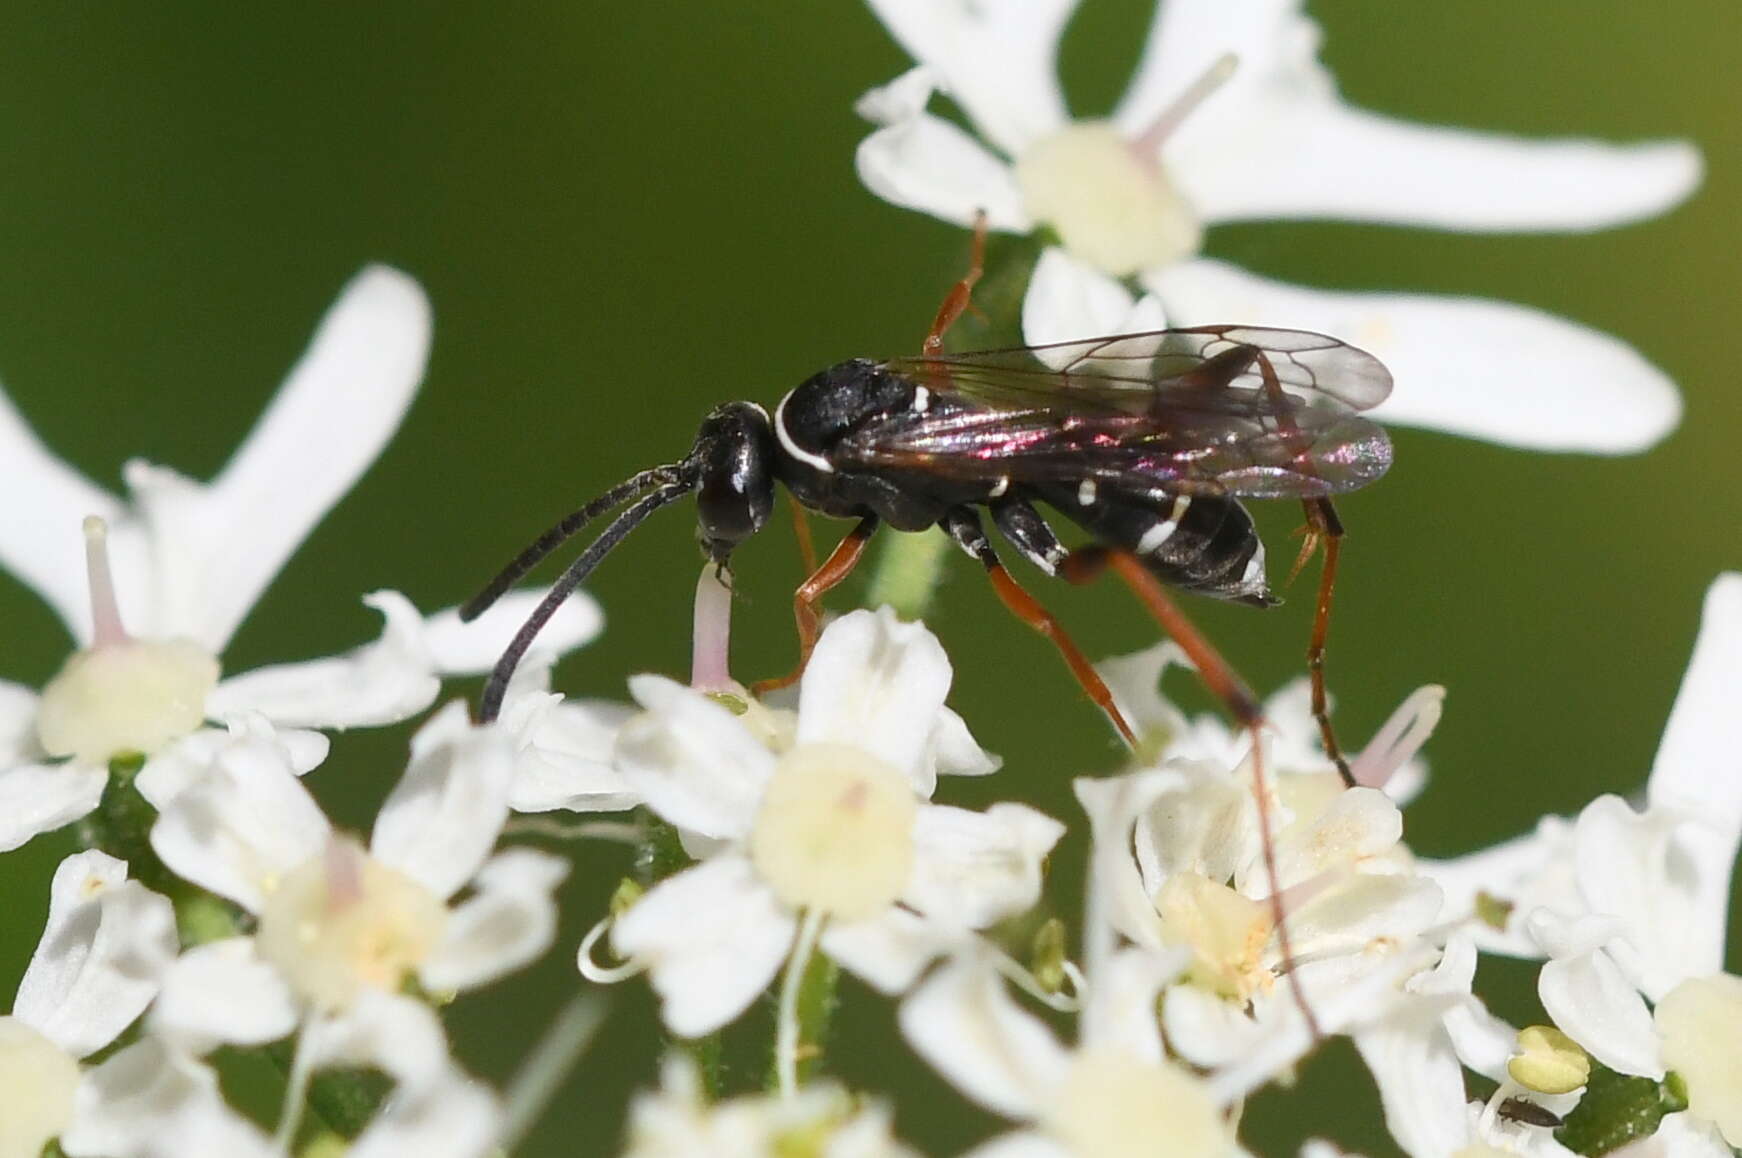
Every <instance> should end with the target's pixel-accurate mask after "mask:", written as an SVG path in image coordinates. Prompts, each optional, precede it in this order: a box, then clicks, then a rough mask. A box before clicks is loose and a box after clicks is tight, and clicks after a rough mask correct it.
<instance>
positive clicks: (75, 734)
mask: <svg viewBox="0 0 1742 1158" xmlns="http://www.w3.org/2000/svg"><path fill="white" fill-rule="evenodd" d="M107 536H108V529H107V527H106V526H105V525H104V523H103V520H101V519H99V518H95V517H93V518H89V519H86V520H85V556H86V562H87V565H88V568H89V571H90V580H91V610H92V619H93V621H94V623H95V631H94V633H93V639H92V642H91V646H90V647H88V648H86V649H85V650H83V651H78V652H74V653H73V655H72V656H71V657H70V658H69V659H68V660H67V662H66V664H65V666H63V667H62V668H61V670H60V672H59V674H57V675H56V676H55V677H54V678H53V679H52V680H50V681H49V682H48V686H47V687H45V688H43V689H42V702H41V704H40V705H38V707H37V714H36V735H37V740H38V742H40V743H41V744H42V749H43V751H44V752H47V753H48V754H49V755H50V756H71V757H73V758H74V759H76V760H78V761H80V762H82V763H87V764H106V763H108V762H109V760H110V759H112V758H113V757H115V756H119V755H124V754H127V753H133V752H138V753H140V754H142V755H146V756H149V755H151V754H152V753H154V752H156V751H157V750H158V749H160V748H162V747H163V746H164V745H166V744H168V743H169V742H170V741H171V740H175V739H178V738H180V737H182V736H185V735H187V734H188V733H189V732H191V731H193V730H194V729H195V728H198V727H199V726H200V724H201V723H203V722H204V721H205V718H206V696H207V695H208V694H209V693H210V692H211V690H212V689H213V688H214V687H216V686H217V683H218V661H217V659H216V658H215V657H213V656H212V655H211V654H210V653H209V652H207V651H206V650H205V649H204V648H202V647H200V645H199V644H197V643H194V642H193V641H191V640H186V639H165V640H148V639H134V638H132V637H131V636H129V635H128V634H127V633H126V631H124V630H122V627H121V618H120V615H119V614H118V613H117V612H116V610H115V591H114V585H113V583H112V581H111V580H110V577H109V558H108V545H107Z"/></svg>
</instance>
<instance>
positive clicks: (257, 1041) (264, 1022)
mask: <svg viewBox="0 0 1742 1158" xmlns="http://www.w3.org/2000/svg"><path fill="white" fill-rule="evenodd" d="M297 1012H298V1010H297V1004H296V999H295V998H294V997H292V995H291V992H290V987H289V986H287V985H286V984H285V983H284V979H283V978H282V977H281V976H279V973H278V970H277V969H275V968H273V967H272V966H271V965H268V964H266V963H265V962H263V961H261V960H260V958H259V957H258V956H257V955H256V954H255V952H254V938H252V937H227V938H225V939H224V940H221V941H212V942H209V943H207V944H205V945H200V946H197V947H195V948H193V949H189V950H188V951H187V952H186V953H184V954H182V956H181V958H180V960H178V961H177V962H176V963H175V965H174V967H172V968H171V969H170V970H169V972H168V973H167V974H166V975H165V977H164V979H163V992H162V993H161V994H160V995H159V996H158V999H157V1003H156V1004H155V1005H153V1006H152V1007H151V1028H152V1031H153V1032H155V1033H158V1034H162V1035H163V1036H165V1037H168V1038H171V1039H173V1040H174V1041H175V1042H176V1044H177V1045H178V1046H180V1047H181V1048H183V1049H185V1050H187V1051H188V1052H190V1053H196V1054H203V1053H207V1052H209V1051H211V1050H212V1049H215V1048H216V1047H217V1046H219V1045H220V1044H229V1045H264V1044H265V1043H266V1042H269V1041H276V1040H278V1039H279V1038H281V1037H284V1036H286V1035H287V1034H289V1033H290V1032H291V1031H292V1030H294V1029H295V1028H296V1022H297Z"/></svg>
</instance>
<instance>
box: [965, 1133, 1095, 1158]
mask: <svg viewBox="0 0 1742 1158" xmlns="http://www.w3.org/2000/svg"><path fill="white" fill-rule="evenodd" d="M962 1158H1077V1155H1075V1154H1073V1153H1072V1152H1071V1151H1069V1150H1067V1149H1065V1148H1064V1147H1063V1146H1061V1145H1059V1144H1058V1143H1057V1142H1054V1141H1053V1140H1052V1139H1051V1138H1048V1137H1047V1136H1046V1135H1045V1134H1041V1133H1037V1132H1035V1131H1033V1130H1018V1131H1016V1132H1015V1133H1011V1134H1000V1135H998V1137H996V1138H994V1139H992V1140H991V1141H990V1142H983V1143H981V1144H980V1145H978V1146H976V1147H974V1148H973V1149H972V1150H970V1151H968V1152H967V1153H966V1154H964V1155H962Z"/></svg>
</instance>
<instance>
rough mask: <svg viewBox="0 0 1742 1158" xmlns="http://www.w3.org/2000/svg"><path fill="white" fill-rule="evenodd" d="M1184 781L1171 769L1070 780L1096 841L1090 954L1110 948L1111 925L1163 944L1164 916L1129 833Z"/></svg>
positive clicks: (1087, 933) (1141, 941)
mask: <svg viewBox="0 0 1742 1158" xmlns="http://www.w3.org/2000/svg"><path fill="white" fill-rule="evenodd" d="M1185 786H1186V782H1185V778H1184V777H1183V776H1181V775H1180V774H1179V773H1178V772H1175V771H1171V770H1169V771H1159V770H1157V771H1149V772H1140V773H1135V774H1132V775H1129V776H1119V777H1114V778H1110V779H1104V780H1095V779H1086V778H1085V779H1078V780H1075V781H1073V782H1072V783H1071V787H1072V788H1073V789H1074V790H1075V791H1076V794H1077V800H1078V801H1079V802H1081V804H1082V806H1083V811H1084V812H1086V813H1088V814H1089V831H1090V840H1091V841H1092V843H1093V860H1092V861H1091V865H1090V871H1091V873H1092V874H1093V875H1092V879H1091V883H1090V890H1089V901H1090V909H1091V911H1090V912H1089V913H1088V914H1087V915H1086V916H1085V928H1084V932H1083V939H1084V945H1085V951H1086V954H1087V956H1088V957H1089V958H1090V960H1093V959H1094V958H1095V957H1096V956H1097V955H1098V954H1101V953H1104V952H1106V951H1108V950H1110V949H1111V948H1112V932H1113V931H1117V932H1119V933H1121V934H1123V935H1124V936H1125V937H1126V938H1128V939H1130V940H1131V941H1134V942H1136V943H1137V944H1138V945H1141V946H1143V947H1145V948H1149V949H1160V948H1161V947H1162V938H1161V919H1160V917H1158V916H1157V915H1156V911H1155V905H1154V903H1153V902H1152V901H1151V900H1150V899H1149V893H1148V891H1147V890H1145V888H1144V887H1143V878H1142V877H1141V876H1140V875H1139V873H1138V869H1137V859H1136V857H1135V855H1134V854H1133V852H1132V847H1131V833H1132V829H1133V828H1134V827H1135V826H1136V824H1137V817H1138V816H1139V815H1140V814H1141V813H1142V812H1143V811H1144V809H1146V808H1148V807H1149V806H1150V804H1152V803H1153V802H1154V801H1155V800H1157V799H1158V798H1160V797H1161V796H1162V795H1163V794H1164V793H1168V792H1177V791H1180V790H1181V789H1183V788H1185Z"/></svg>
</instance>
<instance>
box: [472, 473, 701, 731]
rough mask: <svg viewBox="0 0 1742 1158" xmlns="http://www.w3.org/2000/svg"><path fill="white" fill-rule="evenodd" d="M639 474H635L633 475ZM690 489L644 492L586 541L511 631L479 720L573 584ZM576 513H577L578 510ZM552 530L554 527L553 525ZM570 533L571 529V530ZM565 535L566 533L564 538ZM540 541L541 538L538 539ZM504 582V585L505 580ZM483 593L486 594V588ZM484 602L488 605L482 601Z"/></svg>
mask: <svg viewBox="0 0 1742 1158" xmlns="http://www.w3.org/2000/svg"><path fill="white" fill-rule="evenodd" d="M640 477H641V476H640V475H637V476H636V479H639V478H640ZM636 479H630V480H629V482H626V483H623V484H622V485H621V486H620V487H618V488H616V489H617V490H623V489H624V488H626V487H628V486H629V483H633V482H635V481H636ZM692 489H693V488H692V487H691V485H690V484H689V483H688V482H686V481H682V480H680V481H679V482H677V483H675V484H672V483H668V484H667V485H666V486H663V487H661V488H660V489H659V490H656V491H654V492H653V493H652V494H650V495H644V496H643V497H641V498H639V499H637V500H635V502H633V503H631V504H630V505H629V506H628V507H626V508H625V509H624V510H623V512H622V513H621V514H619V515H618V516H617V517H616V518H615V519H613V520H611V523H610V525H608V526H607V527H606V528H605V529H604V530H603V531H601V532H599V537H598V538H597V539H594V540H593V541H592V542H591V543H589V544H587V549H586V550H585V551H582V552H581V555H580V558H578V559H576V560H575V561H574V562H573V563H570V564H569V568H568V570H566V571H564V572H563V573H562V575H561V577H559V578H558V579H557V581H556V582H555V583H554V584H552V585H551V589H550V590H549V591H548V592H546V593H545V597H544V598H543V599H542V600H540V601H539V604H538V606H537V607H535V608H533V609H532V614H531V615H529V616H527V617H526V622H525V623H523V624H521V625H520V630H519V631H517V632H515V633H514V638H513V639H512V640H510V641H509V644H508V647H507V649H506V650H505V651H503V653H502V657H501V658H500V659H498V660H497V661H496V667H495V668H494V669H493V670H492V671H491V672H490V682H489V683H487V684H485V685H484V696H483V699H482V700H480V701H479V704H478V720H479V722H480V723H484V724H488V723H490V722H491V721H492V720H494V719H495V718H496V716H497V715H498V714H499V713H500V712H501V711H502V697H503V696H504V695H505V694H506V693H507V691H508V681H509V680H510V679H511V678H513V675H514V669H515V668H517V667H519V666H520V661H521V660H522V659H523V658H524V657H525V656H526V652H527V649H528V648H530V647H531V646H532V641H533V640H534V639H536V638H537V637H538V633H539V632H540V631H542V630H543V629H544V625H545V624H546V623H547V622H549V621H550V617H551V616H552V615H555V614H556V609H557V608H558V607H561V606H562V603H563V600H565V599H567V598H568V597H569V595H570V594H571V593H572V592H573V591H574V589H575V588H576V587H579V586H580V585H581V584H582V583H584V582H586V579H587V576H588V575H591V574H592V573H593V569H594V568H596V567H597V566H598V565H599V564H600V563H602V562H603V561H604V559H605V556H606V555H609V554H610V553H611V548H613V547H615V546H616V545H617V544H618V543H621V542H622V541H623V540H624V539H625V538H627V537H628V535H629V532H630V531H633V530H634V529H635V528H636V527H638V526H640V525H641V523H642V522H643V521H644V520H645V519H646V518H647V516H649V515H651V514H652V513H653V512H654V511H657V510H658V509H659V508H660V507H663V506H666V505H667V504H669V503H673V502H676V501H677V500H678V499H681V498H683V496H685V495H687V494H689V492H690V491H691V490H692ZM606 497H608V495H601V496H600V498H599V501H601V502H602V501H603V500H604V499H605V498H606ZM582 509H583V510H584V509H585V508H582ZM576 513H577V514H579V512H576ZM554 530H555V528H553V531H554ZM572 533H573V532H572V531H571V532H570V534H572ZM547 537H548V536H547ZM566 537H567V536H566V535H565V536H564V538H566ZM542 541H543V540H540V542H542ZM561 541H562V540H561V539H558V540H557V542H561ZM553 546H554V544H553ZM548 553H549V548H546V550H545V552H544V554H548ZM540 557H542V556H540ZM506 573H514V574H515V575H516V576H518V573H517V572H514V569H513V568H512V567H511V568H509V571H508V572H505V574H506ZM507 582H513V580H512V579H510V580H508V581H507ZM503 585H504V586H506V585H507V583H504V584H503ZM491 586H492V587H494V586H495V585H494V584H492V585H491ZM485 593H486V594H489V592H488V591H486V592H485ZM492 598H494V596H492ZM485 606H489V605H488V604H485Z"/></svg>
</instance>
